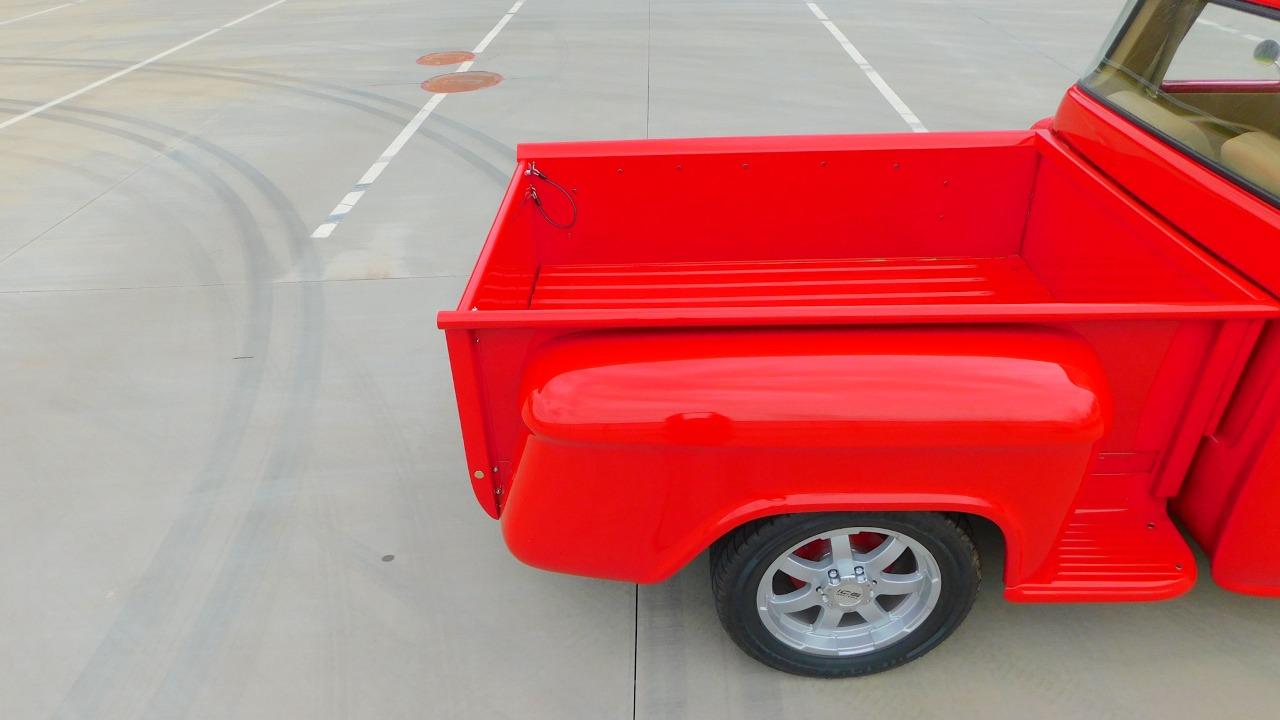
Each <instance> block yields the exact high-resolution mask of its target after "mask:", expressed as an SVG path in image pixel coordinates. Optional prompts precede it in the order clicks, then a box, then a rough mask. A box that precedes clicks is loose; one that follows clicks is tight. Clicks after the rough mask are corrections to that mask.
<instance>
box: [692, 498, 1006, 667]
mask: <svg viewBox="0 0 1280 720" xmlns="http://www.w3.org/2000/svg"><path fill="white" fill-rule="evenodd" d="M845 527H876V528H883V529H886V530H891V531H894V532H897V533H901V534H903V535H906V536H908V537H910V538H912V539H914V540H915V541H917V542H919V543H920V544H921V545H923V546H924V548H925V549H926V550H928V551H929V552H930V553H931V554H932V555H933V557H934V559H935V560H936V562H937V564H938V569H939V570H940V571H941V578H942V582H941V592H940V595H939V596H938V600H937V604H936V605H935V606H934V608H933V610H932V611H931V612H930V613H929V615H928V616H927V617H926V618H925V619H924V621H923V622H922V623H921V624H920V626H919V627H917V628H915V629H914V630H912V631H911V632H910V633H909V634H907V635H905V636H904V637H902V638H901V639H900V640H898V641H896V642H894V643H893V644H891V645H889V646H888V647H885V648H883V649H880V650H873V651H871V652H867V653H865V654H861V655H851V656H844V657H836V656H829V655H819V654H816V653H809V652H805V651H802V650H800V649H797V648H795V647H792V646H790V645H788V644H786V643H784V642H782V641H781V640H779V639H778V638H776V637H774V635H773V634H772V633H771V632H770V631H769V630H768V628H767V627H766V626H765V624H764V622H763V621H762V620H761V618H760V613H759V612H758V611H757V608H756V589H757V588H758V586H759V584H760V581H761V578H762V577H763V575H764V573H765V571H766V570H767V569H768V568H769V566H770V565H771V564H772V563H773V561H774V560H775V559H777V558H778V557H779V556H781V555H782V554H783V553H784V552H786V551H787V550H789V549H790V548H792V547H794V546H795V545H796V544H798V543H800V542H802V541H804V540H805V539H807V538H811V537H814V536H816V535H819V534H821V533H824V532H830V531H832V530H837V529H840V528H845ZM710 556H711V589H712V592H713V593H714V595H715V603H716V611H717V612H718V614H719V615H720V622H721V624H722V625H724V628H725V631H727V632H728V633H729V637H731V638H733V640H734V642H736V643H737V644H738V646H739V647H741V648H742V649H743V650H744V651H746V653H747V654H748V655H750V656H751V657H754V658H755V659H757V660H759V661H760V662H762V663H764V664H765V665H768V666H770V667H773V668H776V669H778V670H782V671H784V672H789V673H794V674H796V675H805V676H808V677H818V678H841V677H855V676H859V675H869V674H871V673H877V672H883V671H885V670H889V669H891V668H895V667H897V666H899V665H902V664H905V663H908V662H911V661H912V660H915V659H916V658H918V657H920V656H922V655H924V654H925V653H927V652H929V651H930V650H932V649H933V648H935V647H937V646H938V644H939V643H941V642H942V641H943V640H945V639H946V638H947V636H948V635H950V634H951V632H952V631H954V630H955V629H956V627H957V626H959V625H960V623H961V621H963V620H964V618H965V616H966V615H968V614H969V609H970V608H971V607H972V606H973V601H974V598H975V597H976V596H977V594H978V586H979V584H980V583H981V579H982V575H981V569H980V567H979V562H978V554H977V551H976V550H975V549H974V546H973V541H972V540H970V539H969V536H968V535H967V534H965V532H964V531H963V530H961V529H960V527H959V526H958V525H957V524H956V522H955V521H954V520H952V519H951V518H950V517H948V516H946V515H942V514H939V513H928V512H900V513H883V512H856V513H814V514H801V515H782V516H778V517H774V518H769V519H766V520H762V521H759V522H755V523H750V524H748V525H746V526H744V527H742V528H739V529H738V530H735V531H734V532H732V533H730V534H729V535H726V536H725V537H724V538H721V539H720V540H719V541H717V543H716V544H715V546H714V547H713V548H712V550H711V553H710Z"/></svg>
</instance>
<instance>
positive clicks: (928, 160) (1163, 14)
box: [439, 0, 1280, 677]
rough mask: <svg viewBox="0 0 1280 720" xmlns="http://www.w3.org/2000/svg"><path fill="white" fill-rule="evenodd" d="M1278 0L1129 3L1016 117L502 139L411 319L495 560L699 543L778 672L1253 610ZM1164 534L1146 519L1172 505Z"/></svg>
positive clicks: (654, 578) (1265, 582) (1279, 488)
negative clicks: (1203, 597)
mask: <svg viewBox="0 0 1280 720" xmlns="http://www.w3.org/2000/svg"><path fill="white" fill-rule="evenodd" d="M1277 39H1280V2H1275V1H1273V0H1257V1H1255V2H1240V1H1238V0H1214V1H1212V2H1205V1H1203V0H1197V1H1190V2H1187V1H1182V0H1134V1H1133V2H1131V3H1130V4H1129V5H1128V6H1127V7H1126V10H1125V13H1124V15H1123V16H1122V18H1121V20H1120V22H1119V23H1118V24H1117V26H1116V28H1115V30H1114V32H1113V33H1112V35H1111V36H1110V37H1109V38H1108V39H1107V40H1106V42H1105V43H1104V47H1103V50H1102V53H1101V56H1100V58H1099V60H1098V62H1097V64H1096V66H1095V68H1094V69H1093V70H1092V71H1091V72H1090V73H1089V74H1088V75H1087V76H1086V77H1084V78H1083V79H1082V80H1081V81H1080V82H1079V83H1078V84H1076V85H1075V86H1073V87H1072V88H1070V89H1069V90H1068V91H1067V93H1066V95H1065V97H1064V99H1063V101H1062V104H1061V105H1060V107H1059V108H1058V111H1057V113H1056V115H1055V116H1054V117H1052V118H1050V119H1048V120H1045V121H1042V122H1041V123H1038V124H1037V125H1036V126H1035V127H1033V128H1031V129H1028V130H1013V131H992V132H979V133H930V134H885V135H839V136H805V137H771V138H697V139H677V140H642V141H609V142H589V143H580V142H571V143H543V144H533V145H521V146H520V147H519V149H518V153H517V167H516V171H515V174H514V176H513V178H512V181H511V184H510V185H509V187H508V190H507V193H506V195H505V197H504V199H503V202H502V204H501V206H500V208H499V210H498V216H497V219H496V220H495V223H494V226H493V228H492V229H491V231H490V233H489V237H488V239H487V241H486V243H485V246H484V249H483V250H482V252H481V255H480V258H479V261H478V262H477V265H476V269H475V271H474V273H473V275H472V277H471V279H470V281H469V283H468V285H467V287H466V289H465V291H464V293H463V297H462V299H461V301H460V302H459V305H458V307H457V309H456V310H452V311H445V312H442V313H441V314H440V316H439V325H440V327H441V328H442V329H444V331H445V335H446V340H447V344H448V348H449V353H450V361H451V364H452V368H453V377H454V385H455V390H456V393H457V397H458V408H459V416H460V419H461V424H462V431H463V440H464V445H465V450H466V457H467V462H468V465H469V467H468V468H467V472H468V475H469V479H470V482H471V484H472V487H473V489H474V491H475V493H476V497H477V500H478V501H479V503H480V505H481V506H482V507H483V508H484V510H485V511H486V512H487V513H488V514H489V515H491V516H492V517H494V518H498V519H499V520H500V521H501V523H502V531H503V535H504V537H505V539H506V542H507V544H508V546H509V547H510V548H511V550H512V552H513V553H514V554H515V555H516V556H517V557H519V558H520V559H522V560H524V561H525V562H527V563H529V564H531V565H535V566H537V567H542V568H545V569H549V570H554V571H559V572H568V573H575V574H579V575H586V576H592V577H599V578H606V579H612V580H622V581H629V582H660V581H663V580H664V579H666V578H668V577H670V576H671V575H672V574H674V573H675V572H677V571H678V570H679V569H680V568H682V567H684V566H685V565H686V564H688V562H689V561H690V560H691V559H693V558H694V557H695V556H697V555H698V554H700V553H702V552H703V551H706V550H708V549H710V556H711V566H712V590H713V596H714V599H715V603H716V607H717V610H718V612H719V615H720V618H721V620H722V622H723V624H724V626H725V628H726V630H727V631H728V632H729V634H730V636H732V637H733V639H734V640H735V641H736V642H737V643H738V644H739V645H740V646H741V647H742V648H743V649H744V650H745V651H746V652H747V653H749V654H750V655H752V656H753V657H756V658H757V659H759V660H761V661H762V662H765V663H767V664H769V665H771V666H773V667H776V668H778V669H781V670H785V671H788V672H794V673H799V674H805V675H814V676H822V677H847V676H854V675H861V674H866V673H870V672H877V671H880V670H885V669H888V668H891V667H896V666H897V665H900V664H902V663H905V662H907V661H909V660H912V659H915V658H917V657H919V656H921V655H923V654H924V653H925V652H927V651H928V650H929V649H931V648H932V647H934V646H936V645H937V644H938V643H939V642H941V641H942V640H943V639H945V638H946V637H947V635H948V634H949V633H950V632H951V630H953V629H954V628H955V627H956V626H957V625H958V624H959V623H960V622H961V621H962V620H963V618H964V616H965V614H966V613H967V612H968V609H969V607H970V605H971V604H972V602H973V598H974V596H975V594H976V593H977V591H978V585H979V579H980V577H981V573H980V568H979V560H978V558H977V555H976V553H975V552H974V550H973V545H972V542H971V540H970V538H969V536H968V531H967V527H968V525H969V523H970V522H971V521H972V520H973V518H984V519H986V520H989V521H991V522H992V523H994V524H995V525H996V526H997V527H998V528H999V530H1000V532H1001V535H1002V537H1003V539H1004V543H1005V547H1006V553H1005V559H1004V567H1003V568H1002V571H1003V573H1002V578H1003V586H1004V595H1005V597H1006V598H1008V599H1009V600H1012V601H1017V602H1085V601H1092V602H1096V601H1109V602H1111V601H1140V600H1161V599H1168V598H1172V597H1176V596H1177V595H1179V594H1181V593H1183V592H1185V591H1186V590H1187V589H1188V588H1189V587H1191V585H1192V583H1194V582H1195V579H1196V578H1195V575H1196V563H1195V558H1194V555H1193V554H1192V551H1191V544H1192V543H1195V544H1198V545H1199V546H1200V547H1201V548H1203V549H1204V551H1205V552H1206V553H1207V554H1208V555H1209V557H1210V565H1211V567H1212V573H1213V577H1214V579H1215V580H1216V581H1217V582H1218V583H1219V584H1221V585H1223V586H1224V587H1227V588H1229V589H1232V590H1236V591H1240V592H1247V593H1253V594H1260V595H1273V596H1280V556H1276V555H1275V554H1274V553H1270V552H1268V548H1269V546H1271V545H1273V544H1275V543H1277V542H1280V523H1276V522H1275V521H1274V515H1275V513H1276V512H1277V511H1280V436H1278V433H1280V383H1277V382H1276V381H1275V380H1276V374H1277V369H1278V368H1280V331H1277V330H1276V323H1277V319H1278V318H1280V302H1277V300H1276V295H1277V293H1280V263H1278V262H1277V258H1278V257H1280V252H1278V251H1277V249H1276V243H1277V242H1278V241H1280V112H1278V111H1280V66H1278V65H1277V64H1276V63H1277V60H1280V43H1277V42H1276V40H1277ZM1175 521H1177V522H1175Z"/></svg>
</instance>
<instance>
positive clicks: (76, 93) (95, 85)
mask: <svg viewBox="0 0 1280 720" xmlns="http://www.w3.org/2000/svg"><path fill="white" fill-rule="evenodd" d="M285 2H288V0H276V1H275V2H273V3H271V4H270V5H266V6H264V7H261V8H258V9H257V10H254V11H253V12H251V13H249V14H248V15H244V16H242V17H239V18H236V19H235V20H232V21H231V22H229V23H226V24H225V25H220V26H218V27H216V28H214V29H212V30H210V31H208V32H205V33H201V34H200V35H197V36H195V37H193V38H191V39H190V40H188V41H186V42H184V43H179V44H177V45H174V46H173V47H171V48H169V49H168V50H165V51H164V52H162V53H159V54H156V55H152V56H151V57H149V58H147V59H146V60H143V61H141V62H136V63H134V64H132V65H130V66H129V67H127V68H125V69H123V70H120V71H118V72H114V73H111V74H110V75H108V76H106V77H104V78H102V79H101V80H97V81H95V82H91V83H89V84H88V85H85V86H84V87H82V88H80V89H79V90H73V91H72V92H69V93H67V94H66V95H63V96H62V97H60V98H57V99H56V100H50V101H49V102H47V103H45V104H43V105H41V106H39V107H34V108H31V109H30V110H28V111H26V112H24V113H22V114H21V115H15V116H13V117H11V118H9V119H8V120H5V121H4V122H0V130H4V129H5V128H7V127H10V126H12V125H17V124H18V123H20V122H22V121H23V120H26V119H27V118H29V117H32V116H35V115H39V114H40V113H42V112H44V111H45V110H48V109H50V108H54V107H57V106H59V105H61V104H62V103H64V102H67V101H68V100H74V99H76V98H78V97H80V96H81V95H83V94H85V93H87V92H89V91H91V90H96V89H97V88H100V87H102V86H103V85H106V84H107V83H109V82H111V81H112V80H117V79H119V78H122V77H124V76H125V75H128V74H129V73H131V72H133V71H135V70H140V69H142V68H144V67H146V66H148V65H150V64H151V63H153V62H156V61H157V60H163V59H165V58H167V57H169V56H170V55H172V54H174V53H176V52H178V51H179V50H182V49H183V48H187V47H190V46H192V45H195V44H196V43H198V42H200V41H201V40H204V39H205V38H207V37H209V36H210V35H215V34H217V33H219V32H221V31H222V30H224V29H226V28H229V27H231V26H232V25H236V24H237V23H240V22H241V21H244V20H248V19H249V18H251V17H253V16H254V15H257V14H258V13H261V12H265V11H267V10H270V9H271V8H273V7H275V6H277V5H280V4H282V3H285Z"/></svg>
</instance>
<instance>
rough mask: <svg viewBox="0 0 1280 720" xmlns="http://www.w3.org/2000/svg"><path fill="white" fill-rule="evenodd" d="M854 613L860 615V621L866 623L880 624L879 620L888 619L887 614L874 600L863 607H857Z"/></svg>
mask: <svg viewBox="0 0 1280 720" xmlns="http://www.w3.org/2000/svg"><path fill="white" fill-rule="evenodd" d="M854 612H856V613H858V614H859V615H861V616H862V619H863V620H866V621H867V622H868V623H875V622H880V621H881V620H884V619H885V618H887V617H889V613H887V612H885V611H884V610H883V609H882V608H881V607H880V606H879V605H877V604H876V602H875V601H874V600H872V601H871V602H868V603H866V604H865V605H859V606H858V609H856V610H854Z"/></svg>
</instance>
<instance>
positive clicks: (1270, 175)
mask: <svg viewBox="0 0 1280 720" xmlns="http://www.w3.org/2000/svg"><path fill="white" fill-rule="evenodd" d="M1122 22H1123V23H1124V24H1123V25H1121V26H1120V27H1119V28H1118V30H1117V32H1116V33H1114V34H1113V37H1112V39H1111V40H1109V43H1108V47H1107V48H1105V52H1104V55H1103V57H1102V60H1101V61H1100V62H1099V64H1098V66H1097V68H1096V69H1095V70H1094V71H1093V72H1092V73H1090V74H1089V75H1088V76H1087V77H1086V78H1084V80H1082V81H1081V85H1082V86H1083V87H1084V88H1085V89H1087V90H1089V91H1090V92H1092V93H1093V94H1094V95H1095V96H1097V97H1098V98H1100V99H1101V100H1103V101H1104V102H1106V103H1107V104H1109V105H1111V106H1112V107H1113V108H1115V109H1116V110H1118V111H1120V112H1122V113H1124V114H1126V115H1128V116H1129V117H1131V118H1133V119H1134V120H1135V121H1136V122H1138V123H1139V124H1140V125H1142V126H1143V127H1145V128H1146V129H1147V130H1148V131H1150V132H1153V133H1155V134H1156V135H1158V136H1160V137H1162V138H1163V139H1164V140H1166V141H1167V142H1170V143H1172V144H1174V145H1176V146H1178V147H1179V148H1180V149H1182V150H1183V151H1184V152H1187V153H1189V154H1191V155H1193V156H1194V157H1196V158H1197V159H1198V160H1200V161H1201V162H1203V163H1205V164H1207V165H1210V166H1211V167H1213V168H1215V169H1216V170H1218V171H1219V172H1221V173H1223V174H1224V175H1226V176H1228V177H1230V178H1232V179H1234V180H1235V181H1236V182H1238V183H1240V184H1241V185H1243V186H1245V187H1246V188H1248V189H1250V190H1252V191H1253V192H1255V193H1257V194H1259V195H1261V196H1263V197H1265V198H1266V199H1268V200H1270V201H1271V202H1273V203H1276V204H1280V12H1277V11H1274V10H1271V9H1268V8H1263V7H1260V6H1257V5H1250V4H1247V3H1243V2H1233V1H1230V0H1215V1H1214V2H1203V1H1201V2H1186V1H1185V0H1138V1H1137V2H1135V3H1134V9H1133V12H1132V13H1129V14H1128V16H1127V18H1126V19H1125V20H1124V21H1122Z"/></svg>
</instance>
